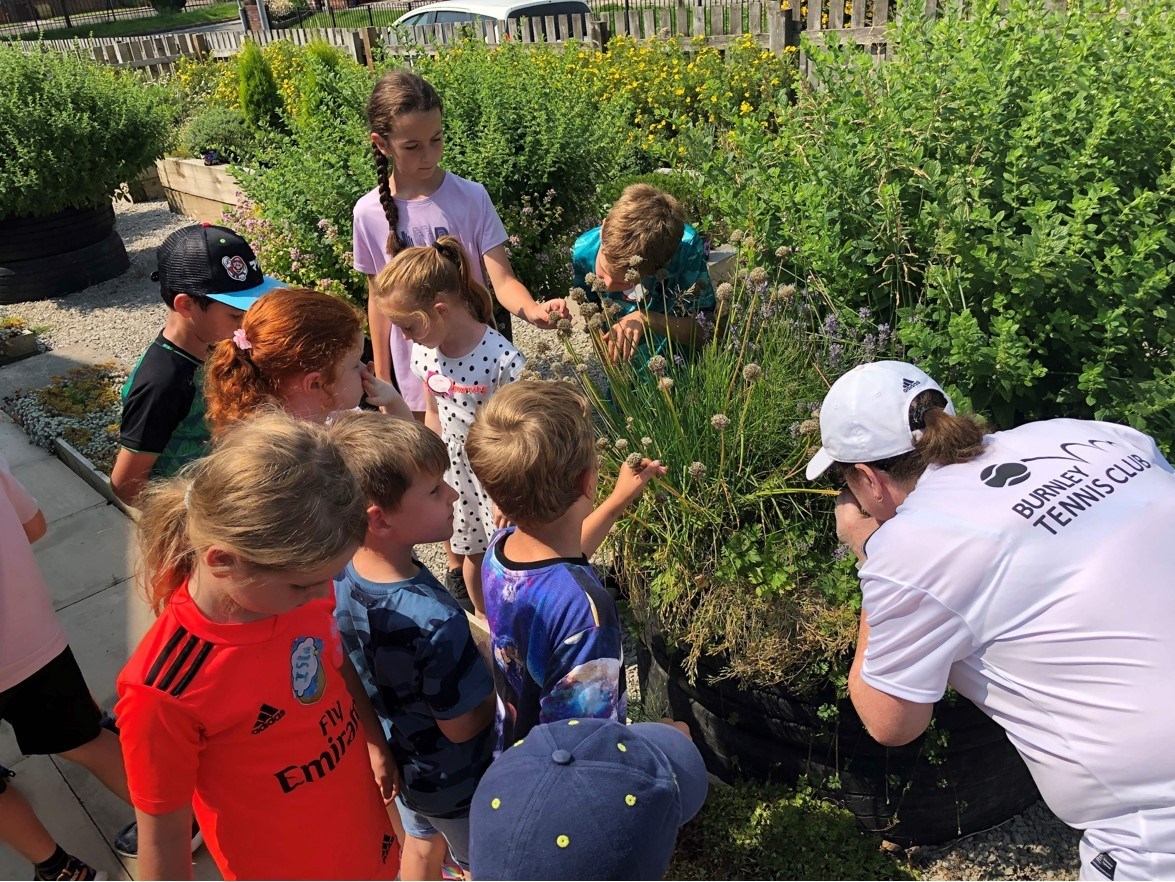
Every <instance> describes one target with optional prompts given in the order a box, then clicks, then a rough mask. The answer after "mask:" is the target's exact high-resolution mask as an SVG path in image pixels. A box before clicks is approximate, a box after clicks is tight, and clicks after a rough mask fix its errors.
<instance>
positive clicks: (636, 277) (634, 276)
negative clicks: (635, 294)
mask: <svg viewBox="0 0 1175 882" xmlns="http://www.w3.org/2000/svg"><path fill="white" fill-rule="evenodd" d="M640 280H641V274H640V273H638V272H637V271H636V270H634V269H626V270H625V271H624V281H626V282H631V283H632V284H634V285H635V284H636V283H637V282H639V281H640Z"/></svg>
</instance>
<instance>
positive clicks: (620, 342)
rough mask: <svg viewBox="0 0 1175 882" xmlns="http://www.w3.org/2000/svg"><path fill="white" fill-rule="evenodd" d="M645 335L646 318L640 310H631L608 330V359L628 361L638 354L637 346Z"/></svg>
mask: <svg viewBox="0 0 1175 882" xmlns="http://www.w3.org/2000/svg"><path fill="white" fill-rule="evenodd" d="M644 336H645V320H644V317H643V316H642V315H641V314H640V311H639V310H637V311H635V312H630V313H629V314H628V315H626V316H625V317H624V318H622V319H621V320H620V321H618V322H616V323H614V324H613V325H612V327H611V328H610V329H609V331H608V336H607V340H608V360H609V361H612V362H621V361H628V360H629V359H630V358H632V357H633V356H634V355H636V350H637V347H638V346H640V345H641V340H642V339H644Z"/></svg>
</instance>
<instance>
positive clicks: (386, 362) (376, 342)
mask: <svg viewBox="0 0 1175 882" xmlns="http://www.w3.org/2000/svg"><path fill="white" fill-rule="evenodd" d="M374 288H375V277H374V276H368V277H367V327H368V330H369V331H370V332H371V356H372V358H373V359H374V360H375V375H376V376H377V377H378V378H379V379H381V380H383V381H384V382H388V383H390V382H391V381H392V343H391V339H392V323H391V321H390V320H389V319H388V317H387V316H386V315H384V314H383V313H382V312H380V311H379V307H378V306H376V305H375V297H374V295H373V289H374Z"/></svg>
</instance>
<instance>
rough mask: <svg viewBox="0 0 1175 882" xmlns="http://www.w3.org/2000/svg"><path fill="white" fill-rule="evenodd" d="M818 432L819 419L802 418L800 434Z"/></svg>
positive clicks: (815, 433) (814, 433)
mask: <svg viewBox="0 0 1175 882" xmlns="http://www.w3.org/2000/svg"><path fill="white" fill-rule="evenodd" d="M819 433H820V420H804V421H803V422H802V423H800V434H801V435H817V434H819Z"/></svg>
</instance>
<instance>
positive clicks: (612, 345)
mask: <svg viewBox="0 0 1175 882" xmlns="http://www.w3.org/2000/svg"><path fill="white" fill-rule="evenodd" d="M700 327H701V326H700V325H699V324H698V323H697V321H695V320H694V319H693V318H691V317H689V316H676V315H673V316H670V315H666V314H665V313H663V312H651V311H648V312H646V311H644V310H640V309H634V310H633V311H632V312H630V313H629V314H628V315H626V316H624V318H622V319H620V320H619V321H617V322H614V323H613V325H612V328H611V330H609V332H608V358H609V359H611V360H612V361H628V360H629V359H630V358H632V357H633V355H635V354H636V350H637V347H638V346H640V343H641V340H643V339H644V338H645V337H647V336H648V335H649V334H654V335H658V336H661V337H668V338H669V339H671V340H672V341H673V342H674V343H677V344H679V345H681V346H689V347H693V346H694V345H695V344H696V343H697V332H698V329H699V328H700Z"/></svg>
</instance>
